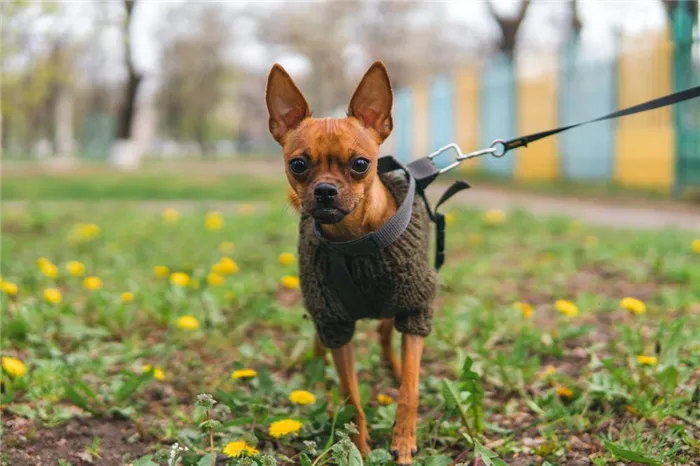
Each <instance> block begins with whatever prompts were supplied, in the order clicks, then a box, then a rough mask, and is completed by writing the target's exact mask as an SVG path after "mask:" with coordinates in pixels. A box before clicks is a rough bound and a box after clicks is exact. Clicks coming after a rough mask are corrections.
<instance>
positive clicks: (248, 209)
mask: <svg viewBox="0 0 700 466" xmlns="http://www.w3.org/2000/svg"><path fill="white" fill-rule="evenodd" d="M238 212H239V213H240V214H242V215H250V214H252V213H253V212H255V207H253V205H252V204H241V206H240V207H239V208H238Z"/></svg>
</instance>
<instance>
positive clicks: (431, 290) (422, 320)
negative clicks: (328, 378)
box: [299, 173, 438, 348]
mask: <svg viewBox="0 0 700 466" xmlns="http://www.w3.org/2000/svg"><path fill="white" fill-rule="evenodd" d="M380 178H381V180H382V182H383V183H384V184H385V185H386V186H387V188H388V189H389V191H390V192H391V193H392V194H393V196H394V199H395V200H396V203H397V205H398V204H400V203H401V201H402V200H403V199H404V197H405V196H406V192H407V189H408V183H407V181H406V179H405V177H404V176H399V175H397V174H393V173H388V174H383V175H380ZM314 228H315V226H314V220H313V218H312V217H311V216H310V215H308V214H302V216H301V220H300V224H299V278H300V281H301V291H302V294H303V297H304V304H305V306H306V308H307V310H308V311H309V313H310V314H311V318H312V319H313V321H314V325H315V326H316V330H317V331H318V334H319V337H320V339H321V341H322V342H323V344H324V345H325V346H326V347H328V348H339V347H341V346H343V345H344V344H346V343H347V342H349V341H350V339H351V338H352V336H353V333H354V332H355V322H356V321H357V320H359V319H362V318H373V319H385V318H391V317H394V318H395V324H394V325H395V327H396V329H397V330H398V331H399V332H402V333H408V334H412V335H420V336H427V335H428V334H429V333H430V331H431V328H432V312H433V311H432V302H433V300H434V298H435V295H436V294H437V288H438V281H437V274H436V272H435V270H434V269H433V267H432V266H431V264H430V258H429V251H428V249H429V242H430V237H429V232H430V218H429V217H428V213H427V210H426V207H425V204H424V203H423V201H422V199H421V197H420V196H416V197H415V199H414V201H413V212H412V215H411V221H410V222H409V225H408V227H407V228H406V230H405V231H404V232H403V233H402V234H401V236H399V238H398V239H397V240H396V241H394V242H393V243H392V244H391V245H389V246H387V247H385V248H383V249H381V250H380V251H379V252H377V253H375V254H371V255H359V256H350V255H348V256H344V258H343V259H344V260H345V264H346V265H347V269H348V271H349V272H350V276H351V277H352V279H353V281H354V283H355V285H356V287H357V289H358V290H359V291H360V292H361V293H362V295H363V299H360V300H359V301H362V302H364V303H368V304H369V307H370V309H358V306H355V305H354V304H356V303H347V302H344V301H343V300H342V299H341V297H340V295H339V293H338V291H337V290H336V284H335V283H332V280H331V279H330V277H329V267H330V263H331V256H330V255H331V254H338V253H337V252H334V251H331V250H330V249H329V247H328V246H327V245H325V244H324V243H323V242H322V241H321V240H320V239H319V238H318V237H317V235H316V233H315V231H314ZM341 286H342V284H341Z"/></svg>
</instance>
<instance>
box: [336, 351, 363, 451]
mask: <svg viewBox="0 0 700 466" xmlns="http://www.w3.org/2000/svg"><path fill="white" fill-rule="evenodd" d="M332 353H333V362H334V363H335V370H336V372H337V373H338V378H339V379H340V393H341V396H342V397H343V398H349V401H350V403H351V404H352V405H353V406H354V407H355V409H356V410H357V415H356V417H355V424H356V425H357V430H358V433H357V434H356V435H354V436H353V438H352V441H353V442H354V443H355V446H357V449H358V450H360V453H362V456H367V454H368V453H369V451H370V448H369V445H368V444H367V441H368V440H369V437H368V435H367V419H366V417H365V412H364V410H363V409H362V402H361V400H360V387H359V386H358V384H357V374H356V373H355V350H354V349H353V347H352V342H348V343H346V344H345V345H344V346H341V347H340V348H337V349H334V350H332Z"/></svg>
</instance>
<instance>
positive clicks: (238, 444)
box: [223, 440, 259, 458]
mask: <svg viewBox="0 0 700 466" xmlns="http://www.w3.org/2000/svg"><path fill="white" fill-rule="evenodd" d="M223 453H224V455H226V456H228V457H229V458H238V457H240V456H241V455H243V454H246V455H248V456H255V455H257V454H258V453H259V451H258V449H257V448H255V447H254V446H252V445H248V444H247V443H246V442H245V441H244V440H236V441H235V442H229V443H227V444H226V446H225V447H224V449H223Z"/></svg>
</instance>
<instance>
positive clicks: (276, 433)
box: [268, 419, 301, 438]
mask: <svg viewBox="0 0 700 466" xmlns="http://www.w3.org/2000/svg"><path fill="white" fill-rule="evenodd" d="M299 430H301V422H299V421H296V420H294V419H282V420H281V421H275V422H273V423H272V424H270V429H269V430H268V432H269V433H270V436H271V437H274V438H280V437H284V436H286V435H296V434H297V433H298V432H299Z"/></svg>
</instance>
